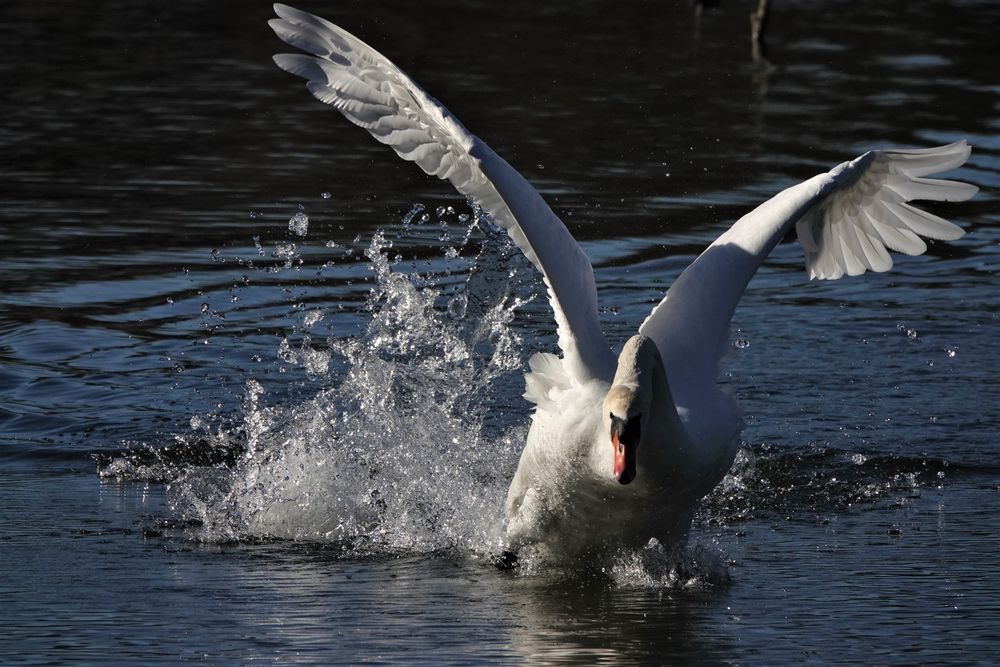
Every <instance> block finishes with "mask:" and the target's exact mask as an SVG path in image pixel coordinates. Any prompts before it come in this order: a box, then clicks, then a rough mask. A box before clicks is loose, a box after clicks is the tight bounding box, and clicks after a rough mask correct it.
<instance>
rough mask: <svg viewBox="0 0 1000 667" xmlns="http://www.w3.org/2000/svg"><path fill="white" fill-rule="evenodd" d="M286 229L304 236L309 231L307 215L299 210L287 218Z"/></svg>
mask: <svg viewBox="0 0 1000 667" xmlns="http://www.w3.org/2000/svg"><path fill="white" fill-rule="evenodd" d="M288 231H290V232H293V233H295V234H298V235H299V236H305V235H306V233H308V231H309V216H308V215H306V214H305V213H303V212H302V211H299V212H298V213H296V214H295V215H293V216H292V217H291V218H289V220H288Z"/></svg>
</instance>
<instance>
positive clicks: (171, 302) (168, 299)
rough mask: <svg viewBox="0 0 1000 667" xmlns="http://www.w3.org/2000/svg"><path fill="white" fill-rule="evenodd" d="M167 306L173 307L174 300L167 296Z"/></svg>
mask: <svg viewBox="0 0 1000 667" xmlns="http://www.w3.org/2000/svg"><path fill="white" fill-rule="evenodd" d="M167 304H168V305H170V306H172V305H174V300H173V299H171V298H170V297H169V296H168V297H167Z"/></svg>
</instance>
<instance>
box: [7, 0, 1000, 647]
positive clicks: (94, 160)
mask: <svg viewBox="0 0 1000 667" xmlns="http://www.w3.org/2000/svg"><path fill="white" fill-rule="evenodd" d="M753 4H755V3H751V2H728V1H723V2H719V3H717V5H716V6H714V7H709V8H705V9H704V10H701V11H699V10H697V8H696V7H695V6H694V5H693V4H691V3H687V2H677V3H671V2H666V3H660V2H656V3H653V2H648V3H647V2H636V3H621V2H616V3H611V2H596V1H595V2H582V3H574V4H573V6H572V8H569V7H568V6H567V8H560V7H559V6H558V4H555V5H554V4H552V3H534V2H520V1H514V2H507V3H489V2H462V3H446V2H437V1H431V2H420V3H409V2H405V3H404V2H388V1H379V0H369V1H366V2H360V1H354V0H351V1H348V2H340V3H326V4H324V3H318V2H313V3H310V4H308V5H305V6H303V8H304V9H308V10H310V11H314V12H316V13H319V14H322V15H324V16H326V17H327V18H329V19H331V20H334V21H336V22H337V23H339V24H341V25H343V26H344V27H346V28H347V29H349V30H351V31H353V32H355V33H356V34H358V35H359V36H360V37H362V38H363V39H365V40H366V41H369V42H370V43H371V44H372V45H373V46H375V47H376V48H378V49H380V50H382V51H383V52H384V53H386V54H387V55H388V56H389V57H390V58H392V59H393V60H394V61H395V62H396V63H397V64H399V65H400V66H402V67H403V68H404V69H405V70H407V72H408V73H409V74H411V75H412V76H413V77H414V78H415V79H416V80H417V81H419V82H420V83H421V84H423V85H424V86H425V87H426V88H427V89H428V90H429V91H430V92H431V93H432V94H433V95H435V96H436V97H438V98H439V99H441V100H442V101H443V102H444V103H445V104H446V105H448V107H449V108H450V109H451V110H452V111H453V112H454V113H455V115H456V116H458V117H459V118H460V119H462V121H463V122H464V123H465V125H466V126H467V127H469V128H470V130H472V131H473V132H475V133H476V134H478V135H479V136H481V137H482V138H483V139H484V140H486V141H487V142H488V143H489V144H490V145H491V146H492V147H493V148H494V149H495V150H496V151H497V152H498V153H500V154H501V155H503V156H505V157H506V158H507V159H508V160H509V161H510V162H511V163H512V164H513V165H515V166H516V167H517V168H518V169H520V170H521V171H522V172H523V173H524V174H525V175H526V176H527V177H528V179H529V180H531V182H532V183H534V184H536V186H537V187H538V188H539V189H540V190H541V191H542V192H543V194H544V195H545V196H546V197H547V199H548V200H549V202H550V203H551V204H552V207H553V209H554V210H555V211H556V212H557V213H558V214H559V215H560V216H561V217H562V218H563V219H564V220H565V221H566V223H567V225H568V227H569V228H570V230H571V231H572V232H573V234H574V235H575V236H576V237H577V238H578V239H579V240H580V241H581V243H582V245H583V246H584V248H585V249H586V251H587V252H588V253H589V254H590V256H591V258H592V259H593V262H594V267H595V274H596V279H597V282H598V288H599V292H600V298H601V300H602V303H603V305H604V306H605V310H604V313H603V317H604V323H605V327H606V332H607V334H608V336H609V338H610V339H611V340H613V341H614V342H616V343H620V342H621V341H623V340H624V339H625V338H626V337H627V336H628V335H630V334H631V333H632V332H633V331H634V330H635V328H636V327H637V325H638V324H639V323H640V322H641V321H642V318H643V317H645V315H646V313H647V312H648V310H649V308H650V307H651V305H652V304H653V303H655V302H656V301H658V300H659V298H660V297H661V296H662V293H663V291H664V290H665V289H666V287H667V286H668V285H669V284H670V282H671V280H672V279H673V278H674V277H676V276H677V275H678V273H679V272H680V271H681V270H682V269H683V267H684V266H685V265H686V264H687V262H689V261H690V260H691V259H692V258H693V257H694V256H695V255H696V254H697V253H698V252H699V251H700V250H701V249H702V248H703V247H704V246H705V245H706V244H708V243H709V242H711V240H713V239H714V238H715V237H716V236H717V235H718V234H719V233H720V232H722V231H723V230H724V229H726V228H727V226H728V225H729V224H730V223H731V222H732V221H733V220H735V219H736V218H737V217H739V216H740V215H742V213H744V212H746V211H747V210H748V209H749V208H751V207H753V206H754V205H756V204H757V203H759V202H761V201H763V200H765V199H767V198H768V197H770V196H771V195H772V194H774V193H776V192H777V191H778V190H780V189H781V188H783V187H786V186H788V185H791V184H794V183H796V182H798V181H800V180H803V179H805V178H808V177H810V176H812V175H814V174H816V173H819V172H821V171H825V170H827V169H828V168H829V167H831V166H833V165H834V164H837V163H839V162H841V161H843V160H845V159H849V158H852V157H854V156H856V155H859V154H860V153H862V152H864V151H865V150H868V149H869V148H874V147H882V146H890V145H895V146H932V145H939V144H943V143H947V142H951V141H954V140H957V139H961V138H966V139H968V140H969V142H970V143H971V144H972V145H973V147H974V152H973V155H972V158H971V159H970V161H969V163H968V164H967V165H966V166H965V167H963V168H961V169H959V170H957V171H956V172H954V173H953V174H952V175H951V176H952V177H954V178H957V179H960V180H964V181H968V182H971V183H974V184H976V185H978V186H979V187H980V188H981V192H980V194H979V195H977V196H976V198H975V199H973V200H972V201H970V202H967V203H963V204H953V205H941V206H934V207H928V208H932V210H933V211H934V212H936V213H938V214H940V215H943V216H945V217H947V218H949V219H951V220H954V221H956V222H957V223H958V224H960V225H961V226H962V227H963V228H964V229H965V230H966V232H967V234H966V236H965V237H963V238H962V239H960V240H958V241H955V242H950V243H931V244H930V248H929V251H928V253H927V254H926V255H923V256H920V257H896V265H895V267H894V269H893V271H892V272H890V273H887V274H880V275H871V274H866V275H865V276H863V277H861V278H854V279H844V280H840V281H836V282H830V283H817V282H809V281H808V280H807V279H806V276H805V272H804V270H803V268H802V257H801V252H800V250H799V249H798V246H796V245H792V244H789V245H783V246H780V247H779V248H778V249H777V250H776V251H775V253H774V254H773V256H772V258H771V259H770V261H769V262H768V264H767V266H765V267H764V268H763V269H762V270H761V271H760V272H759V273H758V275H757V277H756V278H755V279H754V280H753V282H752V283H751V285H750V287H749V289H748V291H747V293H746V295H745V296H744V298H743V301H742V302H741V306H740V308H739V309H738V311H737V313H736V316H735V319H734V322H733V338H734V346H733V350H732V354H731V355H730V359H729V363H728V370H727V373H726V376H725V381H726V382H727V383H728V385H729V386H730V387H731V389H732V390H733V391H734V392H735V394H736V395H737V396H738V397H739V399H740V402H741V404H742V406H743V408H744V410H745V412H746V418H747V422H748V425H747V429H746V431H745V432H744V438H745V445H744V450H743V452H742V453H741V454H740V456H739V458H738V460H737V465H736V466H735V468H734V470H733V471H732V473H731V475H730V476H729V477H728V478H727V479H726V480H725V482H724V483H723V485H722V486H721V487H720V488H719V489H717V490H716V492H714V493H713V495H712V496H711V497H710V498H709V499H708V500H707V501H706V503H705V505H704V507H703V508H702V510H701V511H700V513H699V515H698V517H697V519H696V522H695V530H694V532H693V535H692V545H691V548H690V549H689V553H688V555H687V557H686V559H685V562H684V563H683V565H682V566H681V567H679V568H676V569H674V570H672V571H669V572H660V571H657V570H656V569H655V568H650V567H648V566H647V564H646V562H645V561H644V560H643V557H642V555H641V554H621V555H620V556H619V557H617V558H615V559H612V560H610V561H609V562H607V563H606V564H605V566H604V567H602V568H600V571H597V570H596V569H586V570H580V571H577V570H572V569H570V570H565V569H563V570H559V571H549V570H546V569H544V568H542V569H539V570H538V571H529V572H519V573H509V572H500V571H497V570H495V569H494V568H493V567H492V566H491V565H490V562H489V553H490V549H491V547H493V546H495V544H496V539H497V535H498V534H499V531H500V529H501V527H502V526H501V519H500V517H501V515H502V500H503V494H504V493H505V490H506V484H507V482H508V480H509V479H510V475H511V473H512V472H513V468H514V466H515V465H516V461H517V455H518V452H519V449H520V446H521V443H522V442H523V437H524V433H525V429H526V424H527V419H528V412H529V411H528V408H529V405H528V404H526V403H525V402H524V401H523V400H521V399H520V394H521V392H522V391H523V381H522V378H521V373H522V372H523V370H524V368H525V365H526V359H527V357H528V356H529V355H530V354H531V353H532V352H534V351H536V350H539V349H543V350H553V349H554V348H555V338H554V331H553V329H554V327H553V323H552V321H551V316H550V314H549V311H548V307H547V305H546V303H545V302H544V299H541V298H538V293H539V287H540V286H539V282H540V281H539V280H538V279H537V277H536V276H534V275H533V274H532V272H531V269H530V266H529V265H527V264H526V262H525V261H523V259H521V258H520V257H519V256H517V255H516V254H512V253H511V251H510V248H509V247H507V246H506V245H505V244H504V242H503V239H501V238H495V237H493V236H490V235H488V234H484V233H482V232H480V231H478V230H476V229H474V228H473V227H471V226H470V222H468V221H467V220H466V219H465V216H468V215H470V214H471V211H470V209H469V207H468V205H467V204H466V203H465V201H464V200H463V199H462V198H461V197H459V196H458V195H455V194H454V193H453V192H452V191H451V190H450V188H449V187H448V186H447V185H446V184H443V183H441V182H438V181H436V180H433V179H430V178H428V177H425V176H424V175H423V174H422V173H420V172H419V170H417V169H416V168H414V167H413V165H410V164H407V163H403V162H401V161H400V160H398V159H397V158H396V157H395V156H394V155H393V154H392V153H391V152H390V151H388V150H387V149H385V148H384V147H383V146H380V145H378V144H376V143H375V142H374V141H372V140H371V139H370V138H369V137H368V136H367V135H366V134H365V133H363V132H362V131H360V130H359V129H358V128H356V127H354V126H352V125H350V124H349V123H347V122H346V121H345V120H344V119H343V118H341V117H340V116H339V115H338V114H336V113H334V112H332V111H330V110H329V109H328V108H326V107H324V106H323V105H321V104H319V103H318V102H316V101H315V100H313V99H312V98H311V97H310V96H309V95H308V94H307V93H306V91H305V90H304V89H303V88H302V87H301V86H300V84H299V81H298V80H296V79H293V78H292V77H289V76H288V75H287V74H285V73H283V72H281V71H279V70H278V69H277V68H276V67H274V66H273V64H272V63H271V60H270V55H271V54H272V53H274V52H277V51H282V50H283V49H282V46H281V45H280V42H279V41H278V40H277V39H276V38H275V37H274V36H273V35H272V34H271V32H270V30H269V29H268V28H267V25H266V23H265V22H266V20H267V19H268V18H270V17H271V16H272V14H271V9H270V6H269V5H268V3H265V2H261V3H247V2H236V1H235V0H222V1H219V2H213V3H207V2H194V1H192V0H178V1H176V2H171V3H165V4H152V3H125V2H121V0H110V1H107V2H102V1H98V2H92V3H79V2H69V1H67V0H53V1H51V2H26V1H24V0H8V1H7V2H5V3H4V4H3V6H2V7H0V33H2V34H3V35H4V39H3V45H2V46H0V52H2V54H3V57H2V58H0V85H2V89H3V91H4V92H3V96H2V101H0V106H2V110H3V115H2V117H3V121H2V122H0V247H2V248H3V249H4V251H5V252H4V256H3V260H2V263H0V565H2V567H0V628H3V630H4V632H3V633H0V634H2V635H3V636H2V638H0V662H3V663H5V664H63V663H117V664H127V665H132V664H148V663H156V662H161V663H176V662H179V661H188V660H190V661H196V662H205V663H208V664H246V663H254V662H276V663H279V664H281V663H318V664H332V663H360V662H375V663H404V664H414V663H428V664H469V663H484V664H498V663H502V664H511V663H515V664H516V663H528V664H543V663H550V664H552V663H559V664H563V663H581V664H598V663H600V664H628V663H650V664H663V663H671V662H677V663H685V664H691V663H753V664H774V663H786V662H795V663H800V662H806V663H830V662H837V663H843V662H858V663H864V664H893V663H895V664H914V663H923V664H935V663H963V664H973V663H982V664H990V663H993V662H994V661H995V660H996V650H997V646H998V645H1000V602H998V599H1000V557H998V555H997V554H998V553H1000V538H998V534H1000V518H998V517H1000V514H998V512H997V511H996V508H997V507H998V504H1000V461H998V456H997V446H998V438H997V430H998V425H1000V417H998V409H997V406H998V405H1000V353H998V344H1000V337H998V333H1000V282H998V278H997V271H998V269H1000V205H998V203H997V187H998V186H1000V55H998V54H1000V51H998V50H997V43H996V40H997V34H998V31H1000V4H997V3H994V2H985V1H984V2H973V1H962V0H952V1H950V2H927V3H911V2H902V1H898V2H897V1H888V2H879V3H861V2H841V1H834V0H829V1H819V0H811V1H809V2H791V1H788V2H785V1H777V0H776V1H775V2H774V3H772V4H773V5H774V7H773V14H772V17H771V21H770V24H769V26H768V34H767V46H768V52H767V57H768V61H769V62H767V63H764V62H756V63H755V62H754V61H753V59H752V58H751V53H750V46H749V41H748V40H749V37H748V32H749V29H748V20H747V17H748V15H749V12H750V9H751V5H753ZM416 204H420V205H422V206H423V207H424V208H423V209H422V210H418V211H416V214H415V216H413V217H412V219H410V222H409V224H404V223H403V219H404V217H406V216H407V214H408V213H409V212H411V211H413V209H414V207H415V205H416ZM449 207H450V208H451V210H449ZM299 212H301V213H303V214H305V215H306V216H308V220H309V226H308V233H307V234H306V235H305V236H299V235H297V234H294V233H292V232H291V231H290V230H289V220H290V218H292V217H293V216H294V215H296V214H297V213H299ZM424 215H426V216H427V218H428V219H427V220H426V221H423V220H422V217H423V216H424ZM379 230H381V231H379ZM405 276H409V278H406V277H405ZM470 276H471V277H470ZM490 278H492V280H491V279H490ZM481 319H483V320H485V321H488V322H489V323H490V325H491V326H492V328H493V333H492V335H491V336H490V337H489V339H488V344H486V345H479V344H473V342H472V341H471V337H470V336H471V334H470V330H471V327H470V322H476V321H479V320H481ZM442 443H444V446H447V447H449V448H450V449H451V450H452V451H453V452H454V454H455V456H456V457H457V460H459V461H461V462H462V463H463V465H462V466H461V467H460V469H459V471H458V472H454V473H452V474H449V475H441V474H440V471H439V470H437V469H435V468H434V460H435V457H434V455H433V453H434V451H435V448H437V447H441V446H442ZM352 466H353V467H352ZM360 469H363V470H365V471H367V473H366V474H364V475H360V476H352V475H349V474H339V473H338V472H337V471H341V472H342V471H344V470H348V471H351V470H360Z"/></svg>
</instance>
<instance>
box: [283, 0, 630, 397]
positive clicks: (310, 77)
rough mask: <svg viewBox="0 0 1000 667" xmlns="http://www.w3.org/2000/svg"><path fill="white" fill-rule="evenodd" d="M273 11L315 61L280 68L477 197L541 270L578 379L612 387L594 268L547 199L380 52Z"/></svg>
mask: <svg viewBox="0 0 1000 667" xmlns="http://www.w3.org/2000/svg"><path fill="white" fill-rule="evenodd" d="M274 11H275V12H276V13H277V15H278V16H279V18H277V19H271V21H270V22H269V25H270V26H271V28H272V29H273V30H274V31H275V32H276V33H277V35H278V37H280V38H281V39H283V40H284V41H285V42H287V43H288V44H290V45H292V46H294V47H297V48H299V49H302V50H303V51H306V52H308V53H310V54H312V55H304V54H281V55H276V56H275V57H274V62H275V63H277V65H278V66H279V67H281V68H282V69H284V70H286V71H288V72H291V73H292V74H296V75H298V76H301V77H302V78H304V79H306V80H307V82H308V83H307V84H306V87H307V88H308V89H309V92H311V93H312V94H313V95H314V96H316V98H317V99H319V100H320V101H321V102H325V103H327V104H329V105H331V106H333V107H334V108H336V109H337V110H338V111H340V113H342V114H343V115H344V116H345V117H346V118H347V119H348V120H350V121H351V122H352V123H354V124H356V125H359V126H361V127H363V128H364V129H366V130H368V132H370V133H371V135H372V136H373V137H375V139H377V140H378V141H380V142H382V143H383V144H387V145H388V146H390V147H392V149H393V150H394V151H396V153H397V154H398V155H399V156H400V157H401V158H403V159H404V160H409V161H411V162H416V163H417V165H418V166H419V167H420V168H421V169H423V170H424V171H425V172H427V173H428V174H432V175H434V176H437V177H438V178H442V179H447V180H449V181H451V183H452V185H454V186H455V188H456V189H457V190H458V191H459V192H460V193H462V194H464V195H468V196H471V197H472V198H473V199H475V200H476V201H477V202H478V203H479V205H480V206H481V207H482V208H483V210H485V211H486V212H487V213H489V214H490V216H491V217H492V218H493V220H494V222H496V223H497V224H498V225H500V226H501V227H503V228H504V229H505V230H507V233H508V234H509V235H510V237H511V239H512V240H513V241H514V243H515V244H516V245H517V247H518V248H520V250H521V251H522V252H523V253H524V254H525V256H526V257H527V258H528V259H529V260H530V261H531V263H532V264H534V265H535V268H537V269H538V270H539V271H541V273H542V276H543V277H544V279H545V284H546V287H547V288H548V293H549V302H550V303H551V305H552V310H553V311H554V313H555V318H556V324H557V326H558V334H559V347H560V348H561V349H562V352H563V356H564V359H565V364H566V367H567V370H568V371H569V372H570V374H571V376H572V377H574V378H575V379H577V380H580V381H583V380H586V379H589V378H595V377H596V378H602V379H610V378H611V376H612V375H613V374H614V357H613V356H612V354H611V350H610V349H609V347H608V344H607V342H606V341H605V339H604V334H603V333H602V332H601V327H600V320H599V318H598V314H597V290H596V287H595V285H594V275H593V270H592V268H591V265H590V260H589V259H588V258H587V256H586V255H585V254H584V252H583V250H582V249H581V248H580V246H579V244H577V243H576V241H575V240H574V239H573V237H572V235H570V233H569V231H568V230H567V229H566V227H565V225H563V223H562V222H561V221H560V220H559V218H558V217H556V215H555V214H554V213H553V212H552V210H551V209H550V208H549V207H548V205H547V204H546V203H545V201H544V200H543V199H542V197H541V195H539V194H538V192H537V191H536V190H535V189H534V188H533V187H531V185H530V184H529V183H528V182H527V181H525V180H524V178H523V177H522V176H521V175H520V174H519V173H518V172H517V171H516V170H515V169H514V168H513V167H511V166H510V165H509V164H507V163H506V162H505V161H504V160H503V159H502V158H500V157H499V156H498V155H497V154H496V153H494V152H493V151H492V150H491V149H490V148H489V146H487V145H486V144H485V143H483V142H482V141H481V140H480V139H479V138H478V137H476V136H474V135H473V134H471V133H470V132H469V131H468V130H466V129H465V127H463V126H462V124H461V123H460V122H459V121H458V119H456V118H455V117H454V116H452V115H451V114H450V113H449V112H448V110H447V109H445V108H444V106H443V105H442V104H441V103H440V102H438V101H437V100H435V99H434V98H433V97H431V96H430V95H428V94H427V93H426V92H424V90H423V89H422V88H421V87H420V86H418V85H417V84H416V83H415V82H414V81H413V80H412V79H410V78H409V77H408V76H407V75H406V74H404V73H403V72H402V70H400V69H399V68H398V67H396V66H395V65H394V64H393V63H392V62H390V61H389V59H388V58H386V57H385V56H383V55H382V54H380V53H378V52H377V51H376V50H375V49H373V48H371V47H370V46H368V45H367V44H365V43H364V42H362V41H361V40H359V39H358V38H357V37H355V36H353V35H351V34H350V33H349V32H347V31H346V30H344V29H342V28H339V27H337V26H336V25H334V24H332V23H330V22H329V21H326V20H324V19H321V18H319V17H317V16H313V15H312V14H307V13H306V12H302V11H299V10H297V9H293V8H292V7H288V6H286V5H281V4H276V5H274Z"/></svg>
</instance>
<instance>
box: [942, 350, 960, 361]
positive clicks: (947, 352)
mask: <svg viewBox="0 0 1000 667" xmlns="http://www.w3.org/2000/svg"><path fill="white" fill-rule="evenodd" d="M945 354H947V355H948V358H949V359H954V358H955V355H956V354H958V350H957V349H955V348H948V349H946V350H945Z"/></svg>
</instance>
